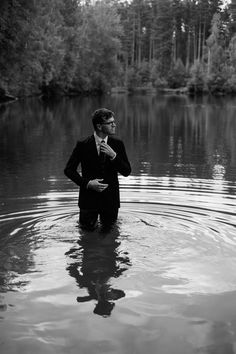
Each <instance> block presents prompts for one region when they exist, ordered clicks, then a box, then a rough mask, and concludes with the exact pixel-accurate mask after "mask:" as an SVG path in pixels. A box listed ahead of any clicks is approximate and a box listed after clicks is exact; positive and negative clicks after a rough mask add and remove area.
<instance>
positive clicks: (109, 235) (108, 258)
mask: <svg viewBox="0 0 236 354" xmlns="http://www.w3.org/2000/svg"><path fill="white" fill-rule="evenodd" d="M81 232H82V233H81V238H80V240H79V241H78V247H76V246H75V247H73V248H72V249H70V250H69V251H68V252H67V253H66V255H68V256H69V257H70V265H69V266H68V268H67V269H68V271H69V274H70V275H71V276H72V277H74V278H75V279H76V282H77V283H78V286H79V287H80V288H87V290H88V295H86V296H78V297H77V301H78V302H86V301H91V300H97V303H96V306H95V309H94V313H96V314H98V315H101V316H104V317H107V316H110V314H111V311H112V310H113V308H114V306H115V303H114V301H115V300H118V299H120V298H122V297H124V296H125V293H124V291H123V290H119V289H114V288H112V286H111V284H110V278H112V277H113V278H118V277H119V276H120V275H121V274H122V273H123V272H124V271H125V270H126V269H127V268H128V266H130V260H129V258H128V256H127V255H126V254H124V253H123V254H122V253H121V251H119V246H120V241H118V237H119V229H118V226H117V225H114V226H113V228H112V229H111V230H110V231H102V230H100V232H99V231H98V230H97V231H93V232H89V231H81Z"/></svg>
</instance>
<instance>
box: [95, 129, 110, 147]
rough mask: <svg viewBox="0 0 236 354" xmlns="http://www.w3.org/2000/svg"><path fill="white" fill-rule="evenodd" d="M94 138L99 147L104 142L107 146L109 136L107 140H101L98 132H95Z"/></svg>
mask: <svg viewBox="0 0 236 354" xmlns="http://www.w3.org/2000/svg"><path fill="white" fill-rule="evenodd" d="M94 138H95V141H96V144H97V145H100V144H101V141H102V140H103V141H105V143H106V144H107V139H108V135H107V136H106V137H105V138H100V136H98V135H97V134H96V132H94Z"/></svg>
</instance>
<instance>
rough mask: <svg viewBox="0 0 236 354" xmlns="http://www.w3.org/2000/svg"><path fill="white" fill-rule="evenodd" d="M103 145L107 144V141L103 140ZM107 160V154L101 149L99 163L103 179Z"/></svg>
mask: <svg viewBox="0 0 236 354" xmlns="http://www.w3.org/2000/svg"><path fill="white" fill-rule="evenodd" d="M102 143H105V141H104V140H102V141H101V144H102ZM105 159H106V154H105V153H104V152H103V151H102V150H101V148H100V153H99V161H100V170H101V177H104V169H105Z"/></svg>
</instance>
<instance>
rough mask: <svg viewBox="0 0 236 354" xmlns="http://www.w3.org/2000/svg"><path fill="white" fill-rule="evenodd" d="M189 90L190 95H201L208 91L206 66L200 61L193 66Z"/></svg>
mask: <svg viewBox="0 0 236 354" xmlns="http://www.w3.org/2000/svg"><path fill="white" fill-rule="evenodd" d="M188 89H189V92H190V93H193V94H199V93H203V92H205V91H206V90H207V88H206V74H205V70H204V66H203V64H202V63H201V62H199V61H198V60H196V61H195V63H194V64H193V65H192V67H191V69H190V79H189V80H188Z"/></svg>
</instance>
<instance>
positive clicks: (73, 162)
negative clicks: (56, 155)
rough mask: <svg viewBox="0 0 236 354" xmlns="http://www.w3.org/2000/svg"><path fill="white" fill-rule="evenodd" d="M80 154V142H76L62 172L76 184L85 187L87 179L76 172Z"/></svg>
mask: <svg viewBox="0 0 236 354" xmlns="http://www.w3.org/2000/svg"><path fill="white" fill-rule="evenodd" d="M81 154H82V143H81V142H78V143H77V144H76V146H75V148H74V150H73V152H72V154H71V156H70V158H69V160H68V162H67V164H66V167H65V169H64V173H65V175H66V176H67V177H68V178H69V179H71V180H72V181H73V182H74V183H76V184H77V185H78V186H80V187H84V188H86V187H87V184H88V182H89V179H87V178H84V177H82V176H81V174H80V173H78V172H77V168H78V166H79V164H80V162H81Z"/></svg>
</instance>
